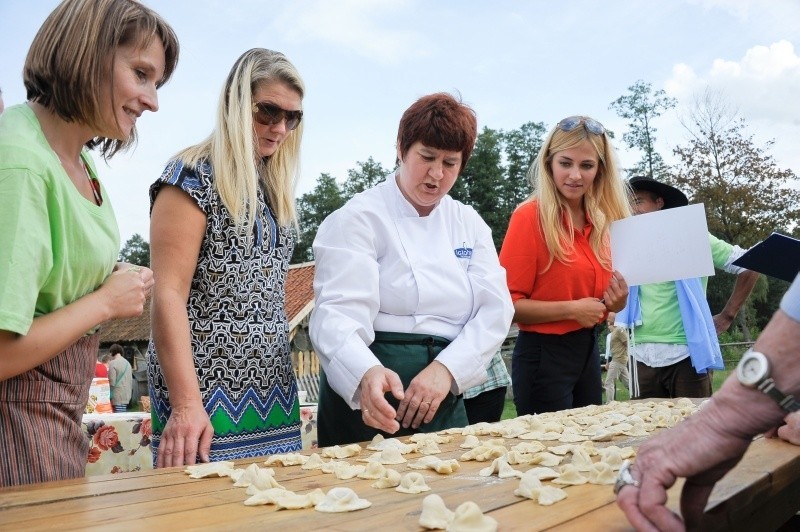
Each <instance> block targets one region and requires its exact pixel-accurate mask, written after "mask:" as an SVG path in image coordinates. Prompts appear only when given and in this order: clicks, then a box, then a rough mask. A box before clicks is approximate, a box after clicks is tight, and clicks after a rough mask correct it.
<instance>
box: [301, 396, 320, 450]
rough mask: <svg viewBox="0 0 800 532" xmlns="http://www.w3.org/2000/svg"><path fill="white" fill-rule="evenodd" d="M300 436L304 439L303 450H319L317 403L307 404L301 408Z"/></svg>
mask: <svg viewBox="0 0 800 532" xmlns="http://www.w3.org/2000/svg"><path fill="white" fill-rule="evenodd" d="M300 422H301V423H302V425H301V426H300V436H301V437H302V438H303V449H316V448H317V403H306V404H303V405H301V406H300Z"/></svg>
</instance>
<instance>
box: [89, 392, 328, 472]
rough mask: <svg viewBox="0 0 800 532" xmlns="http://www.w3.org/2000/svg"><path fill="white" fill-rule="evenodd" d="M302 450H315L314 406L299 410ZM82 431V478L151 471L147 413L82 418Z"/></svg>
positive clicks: (151, 462) (315, 416)
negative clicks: (84, 457)
mask: <svg viewBox="0 0 800 532" xmlns="http://www.w3.org/2000/svg"><path fill="white" fill-rule="evenodd" d="M300 420H301V422H302V426H301V428H300V431H301V432H300V433H301V436H302V439H303V449H316V448H317V405H316V403H308V404H304V405H302V406H301V407H300ZM82 426H83V431H84V433H85V434H86V437H87V438H89V456H88V459H87V463H86V475H87V476H89V475H108V474H113V473H128V472H130V471H141V470H143V469H152V468H153V455H152V452H151V449H150V435H151V434H152V431H151V428H150V413H149V412H126V413H124V414H84V416H83V422H82Z"/></svg>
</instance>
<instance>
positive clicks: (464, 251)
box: [453, 242, 472, 259]
mask: <svg viewBox="0 0 800 532" xmlns="http://www.w3.org/2000/svg"><path fill="white" fill-rule="evenodd" d="M453 251H454V252H455V254H456V257H458V258H459V259H471V258H472V248H468V247H467V243H466V242H464V244H462V246H461V247H460V248H456V249H454V250H453Z"/></svg>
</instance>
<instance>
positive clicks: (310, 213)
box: [291, 173, 345, 264]
mask: <svg viewBox="0 0 800 532" xmlns="http://www.w3.org/2000/svg"><path fill="white" fill-rule="evenodd" d="M344 203H345V199H344V196H343V194H342V190H341V188H340V187H339V184H338V183H337V182H336V179H334V178H333V177H332V176H331V175H330V174H327V173H323V174H321V175H320V176H319V178H317V186H316V187H315V188H314V190H312V191H311V192H308V193H306V194H303V195H302V196H301V197H300V199H299V200H297V216H298V218H299V220H300V234H299V236H298V238H297V242H296V243H295V246H294V253H292V259H291V262H292V264H296V263H300V262H306V261H310V260H313V254H312V249H311V246H312V244H313V243H314V237H315V236H316V234H317V229H318V228H319V225H320V224H321V223H322V221H323V220H324V219H325V218H326V217H327V216H328V215H329V214H330V213H332V212H333V211H335V210H336V209H338V208H339V207H341V206H342V205H344Z"/></svg>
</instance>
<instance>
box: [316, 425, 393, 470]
mask: <svg viewBox="0 0 800 532" xmlns="http://www.w3.org/2000/svg"><path fill="white" fill-rule="evenodd" d="M378 436H380V434H378ZM324 465H325V461H324V460H323V459H322V457H321V456H320V455H319V454H317V453H314V454H312V455H311V456H309V457H308V460H306V463H305V464H303V465H302V466H301V468H300V469H306V470H310V469H322V466H324Z"/></svg>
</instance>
